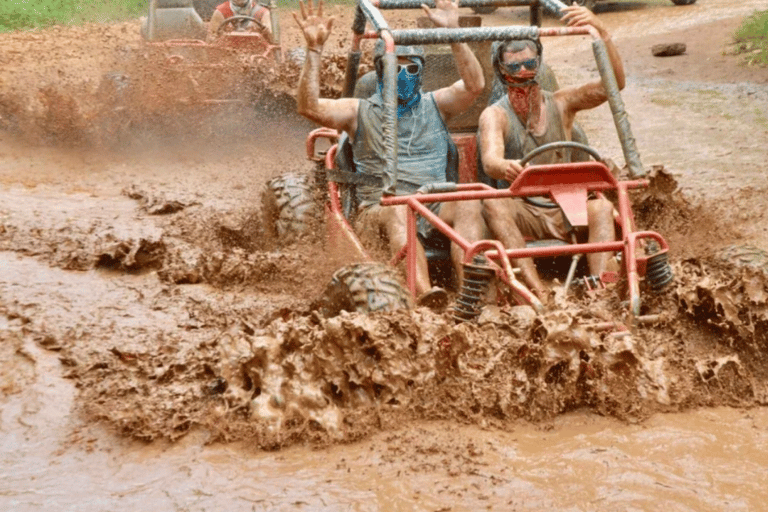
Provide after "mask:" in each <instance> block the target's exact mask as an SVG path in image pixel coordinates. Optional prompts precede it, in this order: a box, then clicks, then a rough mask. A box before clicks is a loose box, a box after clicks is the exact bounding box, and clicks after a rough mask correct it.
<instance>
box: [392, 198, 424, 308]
mask: <svg viewBox="0 0 768 512" xmlns="http://www.w3.org/2000/svg"><path fill="white" fill-rule="evenodd" d="M407 214H408V207H407V206H405V205H397V206H387V207H385V208H382V209H381V216H380V218H379V220H380V222H381V224H382V227H383V228H384V232H385V233H386V234H387V239H388V240H389V249H390V251H391V252H392V255H393V256H394V255H395V254H397V253H398V252H400V250H401V249H402V248H403V247H405V245H406V244H407V243H408V228H407V222H406V220H407V218H408V216H407ZM430 287H431V285H430V281H429V269H428V268H427V256H426V255H425V254H424V247H422V245H421V244H419V243H417V244H416V295H417V296H419V295H421V294H422V293H424V292H426V291H427V290H429V289H430Z"/></svg>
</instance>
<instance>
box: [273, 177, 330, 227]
mask: <svg viewBox="0 0 768 512" xmlns="http://www.w3.org/2000/svg"><path fill="white" fill-rule="evenodd" d="M261 212H262V222H263V225H264V229H265V231H266V232H267V233H269V234H271V235H272V236H273V238H274V239H275V240H279V241H280V242H292V241H295V240H296V239H298V238H301V237H302V236H306V235H309V234H310V233H312V232H313V231H314V229H315V228H316V227H317V224H318V222H319V218H320V215H319V207H318V204H317V201H316V200H315V191H314V186H313V183H312V179H311V177H310V176H309V175H307V174H299V173H288V174H283V175H281V176H278V177H277V178H273V179H271V180H270V181H269V182H267V185H266V186H265V188H264V191H263V192H262V195H261Z"/></svg>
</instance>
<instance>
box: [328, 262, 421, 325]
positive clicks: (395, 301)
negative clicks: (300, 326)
mask: <svg viewBox="0 0 768 512" xmlns="http://www.w3.org/2000/svg"><path fill="white" fill-rule="evenodd" d="M410 306H411V294H410V292H408V290H407V289H406V288H405V287H404V286H403V285H402V284H401V283H400V279H399V278H398V276H397V272H396V271H395V269H394V268H392V267H390V266H389V265H385V264H383V263H354V264H352V265H346V266H344V267H342V268H340V269H339V270H337V271H336V272H334V274H333V277H332V278H331V282H330V283H329V284H328V286H327V287H326V289H325V291H324V292H323V295H322V296H321V298H320V299H319V300H318V301H317V302H316V303H315V308H316V309H319V310H320V313H321V314H322V315H323V316H325V317H332V316H336V315H338V314H339V313H341V312H342V311H350V312H357V313H373V312H376V311H394V310H396V309H408V308H410Z"/></svg>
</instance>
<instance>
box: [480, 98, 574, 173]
mask: <svg viewBox="0 0 768 512" xmlns="http://www.w3.org/2000/svg"><path fill="white" fill-rule="evenodd" d="M541 92H542V94H543V95H544V108H545V109H546V112H547V129H546V131H545V132H544V133H543V134H542V135H540V136H534V135H533V134H532V133H530V132H529V131H528V130H527V129H526V127H525V126H524V125H523V123H522V122H521V121H520V120H519V119H518V118H517V114H515V111H514V110H513V109H512V105H510V103H509V95H507V94H505V95H504V96H503V97H502V98H501V99H499V101H497V102H496V103H494V105H495V106H497V107H501V108H503V109H505V110H506V111H507V138H506V139H505V140H504V158H506V159H507V160H519V159H521V158H523V157H524V156H525V155H527V154H528V153H530V152H531V151H533V150H534V149H536V148H538V147H539V146H543V145H544V144H549V143H550V142H560V141H565V140H570V137H566V135H565V130H564V129H563V120H562V119H561V117H560V111H559V110H558V108H557V105H556V104H555V100H554V98H553V96H552V93H551V92H549V91H541ZM570 161H571V150H570V149H568V148H565V149H559V150H557V151H547V152H546V153H544V154H542V155H539V156H537V157H536V158H534V159H533V160H531V164H538V165H546V164H554V163H560V162H570Z"/></svg>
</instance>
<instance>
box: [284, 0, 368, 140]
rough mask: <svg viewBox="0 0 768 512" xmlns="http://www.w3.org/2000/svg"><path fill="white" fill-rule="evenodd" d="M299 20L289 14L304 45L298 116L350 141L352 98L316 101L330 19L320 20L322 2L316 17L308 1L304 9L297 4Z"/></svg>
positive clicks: (353, 121)
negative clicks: (347, 136) (340, 134)
mask: <svg viewBox="0 0 768 512" xmlns="http://www.w3.org/2000/svg"><path fill="white" fill-rule="evenodd" d="M299 7H300V8H301V16H299V15H297V14H296V13H295V12H294V13H293V17H294V18H295V19H296V22H297V23H298V24H299V27H301V30H302V31H303V33H304V39H305V40H306V42H307V57H306V60H305V61H304V68H303V69H302V70H301V76H300V77H299V90H298V92H297V98H296V103H297V105H298V112H299V114H301V115H302V116H304V117H306V118H307V119H311V120H312V121H314V122H316V123H318V124H321V125H323V126H327V127H329V128H334V129H336V130H339V131H345V132H347V133H348V134H349V135H350V137H354V135H355V130H356V129H357V107H358V104H359V100H358V99H355V98H342V99H338V100H329V99H323V98H321V97H320V56H321V54H322V51H323V44H325V41H326V40H327V39H328V36H329V35H330V33H331V28H332V27H333V17H330V18H328V19H325V18H324V17H323V2H322V0H320V1H319V2H318V4H317V14H315V12H314V7H313V5H312V0H308V2H307V6H306V7H305V6H304V2H303V1H300V2H299Z"/></svg>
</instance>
